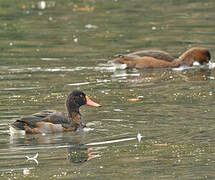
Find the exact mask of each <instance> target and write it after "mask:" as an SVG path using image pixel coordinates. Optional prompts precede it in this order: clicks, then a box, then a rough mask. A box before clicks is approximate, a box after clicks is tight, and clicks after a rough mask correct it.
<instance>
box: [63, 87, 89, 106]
mask: <svg viewBox="0 0 215 180" xmlns="http://www.w3.org/2000/svg"><path fill="white" fill-rule="evenodd" d="M86 103H87V100H86V95H85V94H84V93H83V92H82V91H80V90H74V91H72V92H71V93H70V94H69V95H68V98H67V104H70V105H72V106H75V107H80V106H82V105H85V104H86Z"/></svg>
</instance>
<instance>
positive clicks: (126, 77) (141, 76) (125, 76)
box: [112, 68, 211, 86]
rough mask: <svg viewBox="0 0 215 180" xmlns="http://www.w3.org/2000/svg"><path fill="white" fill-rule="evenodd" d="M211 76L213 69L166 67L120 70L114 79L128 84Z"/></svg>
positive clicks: (202, 78) (115, 73)
mask: <svg viewBox="0 0 215 180" xmlns="http://www.w3.org/2000/svg"><path fill="white" fill-rule="evenodd" d="M210 77H211V69H208V68H194V69H184V70H180V69H173V70H172V69H166V70H164V71H163V70H162V71H161V70H144V71H130V70H119V71H115V72H114V74H113V75H112V78H113V80H117V81H125V82H127V83H128V85H131V86H133V85H143V83H144V84H145V85H147V84H153V83H156V82H158V81H168V80H182V81H208V80H209V79H210Z"/></svg>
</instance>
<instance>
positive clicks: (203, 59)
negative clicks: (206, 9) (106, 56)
mask: <svg viewBox="0 0 215 180" xmlns="http://www.w3.org/2000/svg"><path fill="white" fill-rule="evenodd" d="M210 58H211V55H210V52H209V51H208V50H207V49H204V48H198V47H195V48H191V49H189V50H187V51H186V52H184V53H183V54H182V55H181V56H180V57H179V58H177V59H174V58H173V57H172V56H171V55H169V54H168V53H166V52H164V51H154V50H149V51H138V52H134V53H130V54H128V55H120V56H119V57H118V58H116V59H115V60H114V61H113V62H114V63H120V64H126V68H128V69H132V68H136V69H152V68H176V67H180V66H192V65H193V63H194V62H195V61H197V62H199V64H201V65H203V64H206V63H208V62H209V61H210Z"/></svg>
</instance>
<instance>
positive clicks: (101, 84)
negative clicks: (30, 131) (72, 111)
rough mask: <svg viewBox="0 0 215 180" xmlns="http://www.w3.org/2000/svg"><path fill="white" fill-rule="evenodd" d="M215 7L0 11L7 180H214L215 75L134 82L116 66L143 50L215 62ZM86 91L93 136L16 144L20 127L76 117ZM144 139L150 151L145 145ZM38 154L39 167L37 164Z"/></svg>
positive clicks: (172, 73)
mask: <svg viewBox="0 0 215 180" xmlns="http://www.w3.org/2000/svg"><path fill="white" fill-rule="evenodd" d="M214 8H215V3H214V1H212V0H205V1H199V2H197V1H188V0H181V1H174V0H167V1H165V2H164V1H162V0H152V1H146V0H144V1H143V0H136V1H133V0H129V1H122V0H110V1H104V0H101V1H98V0H89V1H82V0H79V1H68V0H61V1H32V0H28V1H25V0H23V1H17V2H15V3H14V1H1V2H0V15H1V16H0V22H1V23H0V27H1V31H0V37H1V46H0V47H1V56H0V99H1V101H0V122H1V123H0V177H1V179H23V178H24V179H41V178H42V179H57V178H58V179H111V180H112V179H116V180H117V179H214V177H215V173H214V169H215V158H214V155H215V135H214V130H215V128H214V116H215V111H214V105H215V104H214V93H215V91H214V89H215V81H214V80H215V72H214V64H213V58H212V64H210V66H203V67H199V66H196V67H194V68H182V69H180V68H179V69H173V70H167V69H165V70H164V69H163V70H143V71H135V70H133V71H131V70H123V69H116V68H115V67H114V66H113V65H111V64H108V63H107V62H108V61H109V60H110V59H112V58H113V57H114V55H116V54H123V53H126V52H132V51H133V50H140V49H159V50H165V51H168V52H169V53H171V54H172V55H173V56H175V57H177V56H179V55H180V54H181V53H182V52H184V51H185V50H187V49H188V48H190V47H194V46H201V47H205V48H208V49H209V50H210V52H211V54H212V57H214V42H215V33H214V20H215V18H214V17H215V12H214ZM74 89H81V90H83V91H84V92H85V93H86V94H87V95H88V96H89V97H91V99H93V100H94V101H95V102H98V103H100V104H102V105H103V106H102V107H101V108H91V107H87V106H85V107H82V108H81V112H82V115H83V117H84V119H85V120H86V122H87V126H88V128H87V129H86V130H84V131H78V132H68V133H63V134H54V135H49V134H46V135H18V134H14V136H10V133H9V126H8V124H9V123H11V122H13V121H14V119H16V118H18V117H20V116H22V115H28V114H31V113H35V112H37V111H40V110H42V109H56V110H59V111H65V109H64V102H65V98H66V96H67V94H68V93H69V92H70V91H72V90H74ZM138 133H141V134H142V136H143V137H142V140H141V142H138V140H137V138H136V136H137V134H138ZM36 153H38V158H37V160H38V162H39V164H38V165H37V164H36V162H35V161H34V160H29V161H27V158H26V157H25V156H29V157H33V156H35V155H36Z"/></svg>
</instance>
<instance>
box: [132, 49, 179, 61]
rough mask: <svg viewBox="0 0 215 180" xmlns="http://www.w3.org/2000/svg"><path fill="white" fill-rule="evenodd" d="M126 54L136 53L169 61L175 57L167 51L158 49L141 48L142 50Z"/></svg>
mask: <svg viewBox="0 0 215 180" xmlns="http://www.w3.org/2000/svg"><path fill="white" fill-rule="evenodd" d="M128 55H129V56H131V55H137V56H140V57H143V56H148V57H153V58H156V59H161V60H164V61H169V62H171V61H173V60H174V59H175V58H174V57H172V56H171V55H170V54H169V53H167V52H165V51H159V50H142V51H136V52H133V53H130V54H128Z"/></svg>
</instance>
